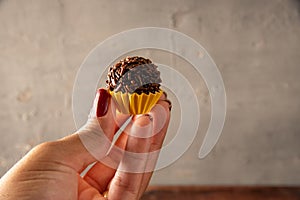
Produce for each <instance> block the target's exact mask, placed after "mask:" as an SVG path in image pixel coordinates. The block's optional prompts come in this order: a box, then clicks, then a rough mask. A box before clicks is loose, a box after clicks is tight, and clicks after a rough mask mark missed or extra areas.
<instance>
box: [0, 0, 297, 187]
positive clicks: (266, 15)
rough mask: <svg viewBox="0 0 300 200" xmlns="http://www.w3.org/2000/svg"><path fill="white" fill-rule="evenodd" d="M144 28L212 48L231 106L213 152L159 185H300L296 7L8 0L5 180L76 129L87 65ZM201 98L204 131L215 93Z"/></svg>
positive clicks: (0, 148) (169, 172)
mask: <svg viewBox="0 0 300 200" xmlns="http://www.w3.org/2000/svg"><path fill="white" fill-rule="evenodd" d="M143 26H159V27H168V28H173V29H175V30H179V31H181V32H183V33H186V34H187V35H189V36H191V37H193V38H194V39H196V40H197V41H198V42H200V43H201V44H202V45H203V46H204V47H206V49H207V50H208V51H209V53H210V54H211V56H212V57H213V58H214V60H215V61H216V63H217V65H218V66H219V69H220V71H221V73H222V76H223V78H224V82H225V86H226V92H227V98H228V108H227V109H228V110H227V119H226V124H225V127H224V131H223V135H222V136H221V138H220V141H219V143H218V144H217V146H216V147H215V149H214V150H213V152H212V153H211V154H210V155H209V156H208V157H207V158H206V159H204V160H201V161H200V160H198V159H197V154H198V150H199V147H200V145H201V142H202V138H203V134H199V136H198V137H197V139H196V141H195V142H194V143H193V145H192V146H191V148H190V149H189V151H188V152H186V153H185V154H184V156H183V157H182V158H181V159H180V160H178V161H177V162H176V163H174V164H173V165H171V166H170V167H168V168H166V169H163V170H160V171H158V172H157V173H156V174H155V176H154V178H153V180H152V183H153V184H300V173H299V172H300V171H299V169H300V143H299V141H300V134H299V133H300V123H299V119H300V81H299V74H300V68H299V62H300V2H299V1H296V0H289V1H283V0H273V1H270V0H227V1H224V0H210V1H200V0H194V1H193V0H184V1H183V0H182V1H180V0H165V1H160V0H153V1H146V0H143V1H137V0H134V1H121V0H119V1H117V0H112V1H97V0H90V1H83V0H82V1H79V0H75V1H74V0H57V1H56V0H53V1H49V0H27V1H22V0H19V1H17V0H0V83H1V88H0V97H1V98H0V109H1V111H0V127H1V132H0V137H1V139H0V175H2V174H3V173H4V172H5V171H6V170H7V169H8V168H9V167H11V166H12V165H13V164H14V163H15V162H16V160H18V159H19V158H20V157H21V156H22V155H24V154H25V153H26V152H27V151H28V150H29V149H30V148H32V147H33V146H34V145H36V144H38V143H40V142H43V141H46V140H53V139H57V138H59V137H62V136H65V135H67V134H69V133H72V131H74V130H75V126H74V122H73V117H72V110H71V95H72V87H73V82H74V80H75V76H76V72H77V70H78V68H79V66H80V64H81V62H82V61H83V59H84V57H85V56H86V55H87V54H88V53H89V51H90V50H91V49H92V48H93V47H94V46H95V45H97V44H98V43H99V42H101V41H102V40H104V39H106V38H107V37H108V36H110V35H112V34H115V33H118V32H120V31H123V30H127V29H130V28H135V27H143ZM149 55H152V56H153V57H154V58H155V57H160V56H159V55H157V54H155V53H152V54H151V53H150V54H149ZM171 60H172V59H171ZM174 62H175V61H174V59H173V64H174ZM178 63H179V61H178V62H177V64H178ZM171 64H172V63H171ZM204 88H205V87H203V86H201V84H200V85H199V90H202V89H203V91H205V89H204ZM200 93H201V92H200ZM199 98H200V99H201V107H202V108H203V113H201V114H202V116H203V121H202V122H201V123H202V124H204V125H203V126H204V128H203V127H202V129H203V130H202V131H200V132H201V133H202V132H203V133H204V131H205V124H207V122H208V120H209V102H208V100H207V92H203V93H201V95H200V97H199Z"/></svg>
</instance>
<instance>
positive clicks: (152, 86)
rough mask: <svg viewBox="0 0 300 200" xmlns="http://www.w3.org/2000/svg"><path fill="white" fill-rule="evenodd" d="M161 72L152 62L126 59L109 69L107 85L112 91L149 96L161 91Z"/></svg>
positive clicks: (135, 58)
mask: <svg viewBox="0 0 300 200" xmlns="http://www.w3.org/2000/svg"><path fill="white" fill-rule="evenodd" d="M160 83H161V78H160V72H159V71H158V70H157V66H156V65H155V64H153V63H152V61H151V60H149V59H146V58H143V57H139V56H135V57H126V58H125V59H123V60H121V61H119V62H117V63H116V64H115V65H113V66H111V67H109V70H108V75H107V80H106V85H107V88H108V89H109V90H111V91H115V92H119V91H120V92H122V93H130V94H132V93H137V94H142V93H146V94H149V92H151V93H153V94H154V93H155V92H158V91H159V90H160Z"/></svg>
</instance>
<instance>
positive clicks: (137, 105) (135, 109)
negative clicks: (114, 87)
mask: <svg viewBox="0 0 300 200" xmlns="http://www.w3.org/2000/svg"><path fill="white" fill-rule="evenodd" d="M109 93H110V95H111V97H112V99H113V100H114V101H115V103H116V105H117V108H118V110H119V111H120V112H121V113H123V114H132V115H138V114H145V113H148V112H149V111H150V110H151V109H152V107H153V106H154V105H155V104H156V103H157V101H158V99H159V98H160V96H161V95H162V94H163V91H162V90H160V91H158V92H155V93H154V94H153V93H151V92H150V93H149V94H145V93H142V94H137V93H133V94H129V93H122V92H113V91H109Z"/></svg>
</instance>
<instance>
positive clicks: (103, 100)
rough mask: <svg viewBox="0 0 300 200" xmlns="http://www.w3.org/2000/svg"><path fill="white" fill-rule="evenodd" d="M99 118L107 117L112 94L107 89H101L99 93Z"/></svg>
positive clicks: (97, 113)
mask: <svg viewBox="0 0 300 200" xmlns="http://www.w3.org/2000/svg"><path fill="white" fill-rule="evenodd" d="M97 97H98V103H97V112H96V115H97V117H103V116H104V115H106V113H107V110H108V105H109V99H110V94H109V93H108V92H107V91H106V90H105V89H102V88H101V89H99V90H98V92H97Z"/></svg>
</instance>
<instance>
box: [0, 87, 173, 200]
mask: <svg viewBox="0 0 300 200" xmlns="http://www.w3.org/2000/svg"><path fill="white" fill-rule="evenodd" d="M95 107H96V109H95V112H94V114H92V116H91V117H90V118H89V120H88V122H87V124H86V125H85V126H84V127H83V128H82V129H80V130H79V131H78V132H77V133H75V134H73V135H71V136H68V137H65V138H63V139H61V140H57V141H54V142H47V143H43V144H40V145H38V146H37V147H35V148H34V149H33V150H31V151H30V152H29V153H28V154H27V155H26V156H25V157H24V158H22V159H21V160H20V161H19V162H18V163H17V164H16V165H15V166H14V167H12V169H10V170H9V171H8V172H7V173H6V174H5V175H4V176H3V177H2V178H1V180H0V199H1V200H2V199H3V200H11V199H22V200H23V199H33V200H34V199H45V200H47V199H58V200H75V199H76V200H77V199H78V200H90V199H95V200H96V199H106V198H105V197H104V196H103V195H102V194H103V193H104V192H105V191H107V190H108V191H109V192H108V199H112V200H114V199H124V200H126V199H139V198H140V197H141V195H142V194H143V192H144V191H145V189H146V187H147V185H148V183H149V180H150V178H151V176H152V171H151V169H152V170H153V169H154V166H155V161H156V159H157V156H158V154H156V156H154V158H153V157H152V158H151V159H149V158H147V157H142V159H140V157H138V158H134V157H131V154H127V152H133V153H147V152H155V151H156V150H159V149H160V148H161V146H162V143H163V140H164V137H165V134H166V131H167V127H168V124H169V118H170V113H169V107H170V104H169V102H168V100H166V96H165V95H163V96H162V97H161V99H160V101H159V102H158V103H157V105H156V106H154V108H153V109H152V110H151V112H150V113H148V114H146V115H139V116H135V117H133V119H132V122H131V123H130V124H129V125H128V127H127V128H126V129H125V130H124V131H123V132H122V134H121V136H120V137H119V139H118V140H117V141H116V143H115V148H112V150H111V151H109V148H110V144H111V143H110V142H111V140H112V139H113V136H114V134H115V133H116V130H117V129H118V128H119V127H120V125H121V124H122V123H124V121H125V120H126V119H127V118H128V117H129V116H126V115H120V114H118V113H117V112H115V106H114V103H113V101H111V100H110V97H109V95H108V93H106V91H105V90H104V89H100V90H99V91H98V95H97V97H96V99H95V102H94V108H95ZM95 115H97V116H98V117H96V116H95ZM99 124H100V125H101V128H99V127H100V126H99ZM145 134H146V135H147V136H149V135H151V137H146V136H145V137H136V136H139V135H141V136H142V135H145ZM95 139H96V140H95ZM107 141H109V142H108V143H107ZM98 144H101V146H97V145H98ZM120 149H121V150H122V149H123V150H124V151H121V154H120V151H118V150H120ZM124 152H125V153H124ZM99 160H103V161H105V160H111V161H113V162H112V163H113V164H114V166H107V165H105V164H103V162H99ZM94 162H96V163H95V164H94V165H93V167H92V168H91V169H90V170H89V171H88V172H87V174H86V175H85V176H84V177H81V176H80V175H79V174H80V173H81V172H82V171H83V170H84V169H85V168H86V167H87V166H88V165H90V164H91V163H94ZM132 162H133V163H134V164H135V165H136V166H133V165H132ZM149 166H150V167H149ZM135 167H136V168H137V169H136V170H137V171H136V172H139V173H132V172H131V171H132V170H134V168H135ZM146 168H147V169H146ZM126 169H130V170H129V171H128V170H127V171H126ZM141 169H145V171H142V170H141Z"/></svg>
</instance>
